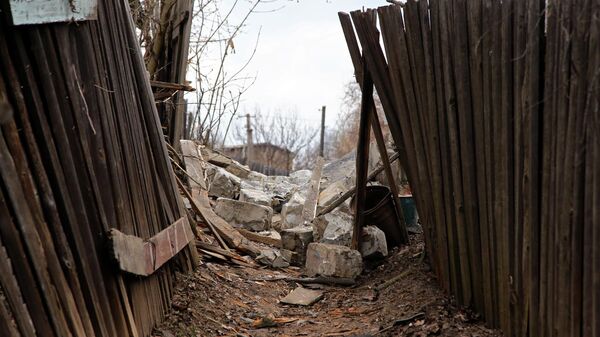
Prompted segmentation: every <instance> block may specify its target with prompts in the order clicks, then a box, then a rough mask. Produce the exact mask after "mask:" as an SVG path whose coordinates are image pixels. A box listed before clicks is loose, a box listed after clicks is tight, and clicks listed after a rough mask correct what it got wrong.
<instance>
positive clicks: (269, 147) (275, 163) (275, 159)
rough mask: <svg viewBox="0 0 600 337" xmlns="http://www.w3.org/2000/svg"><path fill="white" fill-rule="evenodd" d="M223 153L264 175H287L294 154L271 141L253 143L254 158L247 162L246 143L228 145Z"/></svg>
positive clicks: (290, 169)
mask: <svg viewBox="0 0 600 337" xmlns="http://www.w3.org/2000/svg"><path fill="white" fill-rule="evenodd" d="M223 154H225V155H226V156H228V157H230V158H232V159H235V160H237V161H239V162H240V163H242V164H245V165H248V166H249V167H250V169H251V170H253V171H256V172H260V173H263V174H266V175H289V174H290V172H292V170H293V169H294V157H296V154H295V153H294V152H292V151H290V150H288V149H286V148H284V147H281V146H277V145H273V144H271V143H259V144H254V158H253V160H252V162H251V163H248V160H247V155H246V145H237V146H230V147H226V148H225V149H223Z"/></svg>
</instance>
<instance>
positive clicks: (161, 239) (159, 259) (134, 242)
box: [109, 217, 194, 276]
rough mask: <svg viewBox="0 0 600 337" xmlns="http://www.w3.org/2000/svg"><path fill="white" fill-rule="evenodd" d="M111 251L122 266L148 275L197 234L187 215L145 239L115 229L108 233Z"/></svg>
mask: <svg viewBox="0 0 600 337" xmlns="http://www.w3.org/2000/svg"><path fill="white" fill-rule="evenodd" d="M109 238H110V241H111V250H110V252H111V254H112V255H113V256H114V258H115V259H116V260H117V262H118V264H119V269H121V270H122V271H126V272H129V273H132V274H135V275H140V276H148V275H151V274H153V273H154V272H155V271H157V270H158V269H159V268H160V267H161V266H163V265H164V264H165V263H167V261H169V260H170V259H172V258H173V257H175V256H176V255H177V254H178V253H179V252H180V251H181V250H182V249H183V248H184V247H186V246H187V245H188V244H189V243H190V242H191V241H192V240H193V239H194V233H192V229H191V228H190V224H189V223H188V221H187V218H186V217H182V218H180V219H179V220H177V221H175V222H174V223H173V224H171V225H170V226H169V227H167V228H165V229H163V230H162V231H160V232H159V233H158V234H156V235H154V236H153V237H151V238H150V239H147V240H144V239H142V238H140V237H137V236H134V235H127V234H124V233H122V232H120V231H119V230H117V229H115V228H112V229H111V230H110V232H109Z"/></svg>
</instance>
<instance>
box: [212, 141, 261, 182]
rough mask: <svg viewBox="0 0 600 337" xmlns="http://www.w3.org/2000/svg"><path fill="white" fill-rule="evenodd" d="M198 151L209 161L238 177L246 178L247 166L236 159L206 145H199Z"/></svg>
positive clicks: (247, 173)
mask: <svg viewBox="0 0 600 337" xmlns="http://www.w3.org/2000/svg"><path fill="white" fill-rule="evenodd" d="M200 153H201V154H202V156H203V157H204V159H205V160H206V161H208V162H209V163H211V164H214V165H216V166H219V167H222V168H223V169H225V170H226V171H227V172H229V173H231V174H233V175H235V176H237V177H239V178H247V177H248V175H249V174H250V172H251V171H250V168H248V166H246V165H242V164H240V163H239V162H238V161H235V160H233V159H231V158H229V157H227V156H225V155H224V154H222V153H220V152H218V151H215V150H212V149H209V148H207V147H201V149H200Z"/></svg>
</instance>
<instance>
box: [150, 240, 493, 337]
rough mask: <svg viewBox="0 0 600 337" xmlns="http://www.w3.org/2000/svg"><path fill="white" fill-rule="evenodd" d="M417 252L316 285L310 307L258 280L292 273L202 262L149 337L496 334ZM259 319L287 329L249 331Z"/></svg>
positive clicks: (281, 285)
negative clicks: (351, 281)
mask: <svg viewBox="0 0 600 337" xmlns="http://www.w3.org/2000/svg"><path fill="white" fill-rule="evenodd" d="M422 250H423V243H422V242H421V241H420V238H413V243H412V244H411V246H410V247H406V248H404V249H401V250H399V251H398V250H396V251H393V252H392V254H391V256H390V257H388V258H387V259H386V260H385V261H384V262H383V263H381V264H380V265H379V266H370V268H368V269H367V270H366V271H365V272H364V273H363V275H362V276H361V278H360V279H359V280H358V283H357V285H356V286H354V287H350V288H341V287H330V286H318V285H317V288H319V289H322V290H323V291H324V292H325V295H324V297H323V299H322V300H321V301H319V302H317V303H315V304H313V305H312V306H309V307H298V306H290V305H285V304H280V303H279V299H281V298H283V297H284V296H285V295H287V294H288V293H289V292H290V291H291V290H293V289H294V288H295V287H296V286H297V285H296V284H295V283H293V282H286V281H262V280H264V279H268V278H275V277H278V276H286V275H287V276H294V277H295V276H299V275H300V272H299V271H298V270H293V269H286V270H284V271H276V270H269V269H253V268H241V267H234V266H230V265H223V264H216V263H210V262H206V263H204V264H203V265H202V266H201V267H200V268H199V270H198V271H197V272H196V273H195V274H194V275H191V276H186V277H185V278H184V279H183V280H181V282H180V286H179V287H178V289H177V293H176V295H175V298H174V301H173V309H174V310H173V313H172V314H170V316H169V317H168V318H167V320H166V321H165V322H164V323H163V324H162V326H160V327H159V328H157V329H156V332H155V336H164V337H171V336H176V337H179V336H194V337H197V336H254V337H261V336H355V337H358V336H472V337H475V336H477V337H486V336H500V333H499V332H497V331H494V330H490V329H487V328H485V327H484V325H483V324H482V323H481V322H480V321H479V320H478V319H477V318H476V317H474V316H473V315H472V314H471V313H469V312H467V311H464V310H460V309H459V308H456V307H455V306H454V305H452V304H451V303H450V301H449V299H448V298H447V297H446V296H445V295H444V293H443V292H442V291H441V290H440V289H439V288H438V287H437V285H436V283H435V280H434V278H433V276H432V273H431V272H430V270H429V267H428V266H427V265H426V264H425V263H423V262H422V261H421V252H422ZM398 276H400V277H398ZM394 278H395V279H397V280H396V281H395V282H394V283H393V284H391V285H389V286H388V287H386V288H384V289H381V290H377V288H378V287H379V288H381V286H382V285H383V284H386V281H389V280H391V279H394ZM387 284H389V283H387ZM307 287H308V286H307ZM264 317H271V318H273V317H275V318H277V319H279V320H280V321H283V322H286V323H281V324H279V325H278V326H276V327H269V328H255V327H254V325H253V324H255V323H256V322H259V321H261V320H262V321H263V322H264V319H263V318H264ZM394 323H396V325H395V326H394Z"/></svg>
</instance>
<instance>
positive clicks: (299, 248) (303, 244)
mask: <svg viewBox="0 0 600 337" xmlns="http://www.w3.org/2000/svg"><path fill="white" fill-rule="evenodd" d="M311 242H313V229H312V227H308V226H299V227H294V228H289V229H284V230H282V231H281V248H283V249H285V250H289V251H292V252H294V253H296V255H295V258H293V259H292V260H291V261H290V262H291V263H292V264H294V265H297V266H302V265H304V262H305V258H306V249H307V248H308V245H309V244H310V243H311Z"/></svg>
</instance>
